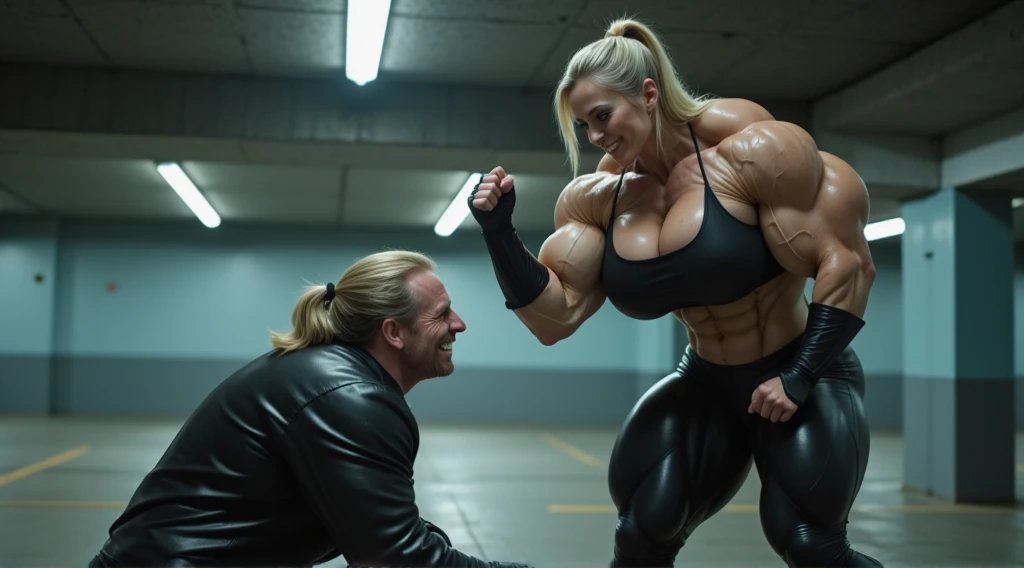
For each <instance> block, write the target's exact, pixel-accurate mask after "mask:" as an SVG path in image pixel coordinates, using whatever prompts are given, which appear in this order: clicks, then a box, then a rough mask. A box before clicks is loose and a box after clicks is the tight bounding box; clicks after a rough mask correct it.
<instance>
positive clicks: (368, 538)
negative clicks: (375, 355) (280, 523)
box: [283, 383, 490, 568]
mask: <svg viewBox="0 0 1024 568" xmlns="http://www.w3.org/2000/svg"><path fill="white" fill-rule="evenodd" d="M411 419H412V417H411V414H410V413H409V412H408V409H407V408H405V407H404V401H403V400H402V399H401V398H400V397H399V395H397V394H396V393H393V392H390V391H388V390H387V389H386V388H384V387H382V386H378V385H373V384H370V383H357V384H351V385H347V386H344V387H341V388H338V389H336V390H334V391H331V392H329V393H326V394H324V395H321V396H320V397H319V398H317V399H316V400H314V401H313V402H311V403H310V404H309V405H307V407H306V408H305V409H304V410H303V411H302V412H301V413H299V415H298V416H296V417H295V418H294V419H293V420H292V421H291V423H290V425H289V426H288V429H287V430H286V432H285V437H284V442H283V445H284V452H285V454H286V458H287V460H288V462H289V463H290V465H291V468H292V471H293V473H294V475H295V477H296V481H297V482H298V484H299V485H300V486H301V488H302V491H303V495H304V497H305V499H306V501H307V503H309V506H310V507H311V508H312V509H313V511H314V512H315V514H316V515H317V516H319V517H320V519H321V520H322V522H323V525H324V527H325V528H326V530H327V531H328V532H329V533H330V534H331V536H332V537H333V539H334V541H335V543H336V545H337V547H338V551H339V552H340V553H341V555H342V556H344V557H345V560H346V561H347V562H348V563H349V564H350V565H352V566H362V565H370V566H389V567H397V566H423V567H427V566H466V567H472V568H483V567H486V566H489V565H490V564H489V563H487V562H484V561H482V560H479V559H476V558H472V557H470V556H467V555H465V554H462V553H461V552H459V551H457V550H455V549H454V548H452V547H451V546H450V545H449V544H448V543H447V542H446V539H445V538H444V537H443V536H442V535H441V534H438V533H437V532H434V531H432V530H430V527H429V526H428V524H427V523H426V522H425V521H424V520H423V519H422V518H421V517H420V515H419V510H418V508H417V506H416V500H415V494H414V492H413V480H412V473H413V461H414V459H415V454H416V438H415V433H414V428H415V424H414V423H410V420H411Z"/></svg>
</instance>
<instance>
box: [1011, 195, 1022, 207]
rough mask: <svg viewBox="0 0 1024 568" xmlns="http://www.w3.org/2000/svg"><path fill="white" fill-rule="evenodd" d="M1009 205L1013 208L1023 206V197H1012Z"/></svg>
mask: <svg viewBox="0 0 1024 568" xmlns="http://www.w3.org/2000/svg"><path fill="white" fill-rule="evenodd" d="M1010 205H1013V207H1014V208H1017V207H1020V206H1021V205H1024V197H1014V198H1013V201H1011V202H1010Z"/></svg>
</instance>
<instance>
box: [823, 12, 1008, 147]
mask: <svg viewBox="0 0 1024 568" xmlns="http://www.w3.org/2000/svg"><path fill="white" fill-rule="evenodd" d="M922 9H924V8H922ZM1022 67H1024V0H1015V1H1013V2H1010V3H1008V4H1006V5H1004V6H1002V7H1001V8H999V9H998V10H996V11H994V12H993V13H991V14H989V15H988V16H986V17H984V18H981V19H980V20H978V21H976V22H974V23H972V24H970V25H968V26H966V27H965V28H963V29H961V30H959V31H957V32H955V33H952V34H950V35H948V36H946V37H944V38H943V39H941V40H939V41H936V42H935V43H933V44H931V45H929V46H927V47H925V48H924V49H922V50H920V51H918V52H916V53H914V54H913V55H911V56H910V57H907V58H906V59H904V60H902V61H899V62H897V63H895V64H893V65H890V66H889V67H887V68H885V69H883V70H881V71H879V72H877V73H875V74H873V75H871V76H869V77H868V78H866V79H864V80H862V81H860V82H858V83H856V84H854V85H851V86H849V87H847V88H845V89H843V90H841V91H839V92H837V93H835V94H832V95H829V96H826V97H824V98H823V99H821V100H820V101H818V102H817V103H815V104H814V105H813V108H812V115H813V120H814V123H815V125H816V127H818V128H822V129H827V130H831V131H843V132H890V133H910V132H913V133H918V134H921V133H925V134H930V135H937V134H944V133H946V132H949V131H950V130H954V129H957V128H961V127H963V126H964V125H965V124H969V123H970V121H972V120H974V119H975V118H976V117H977V116H979V115H986V116H991V115H992V113H993V112H994V113H999V112H1005V111H1007V110H1010V109H1012V108H1014V107H1015V106H1017V105H1019V104H1020V101H1021V100H1022V98H1024V80H1022V79H1021V78H1020V69H1021V68H1022ZM993 85H1001V88H993ZM922 111H923V112H922Z"/></svg>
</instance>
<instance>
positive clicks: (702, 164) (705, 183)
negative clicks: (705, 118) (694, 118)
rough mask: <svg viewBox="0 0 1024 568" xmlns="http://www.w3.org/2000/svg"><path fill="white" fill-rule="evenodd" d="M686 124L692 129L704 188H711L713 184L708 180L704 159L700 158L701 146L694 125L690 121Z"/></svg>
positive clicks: (691, 134) (694, 147)
mask: <svg viewBox="0 0 1024 568" xmlns="http://www.w3.org/2000/svg"><path fill="white" fill-rule="evenodd" d="M686 126H687V127H688V128H689V129H690V137H691V138H693V150H694V152H696V154H697V165H699V166H700V175H701V177H702V178H704V188H705V189H708V190H710V189H711V184H710V183H709V182H708V176H707V174H705V173H704V160H702V159H701V158H700V146H698V145H697V134H696V133H694V131H693V125H692V124H690V123H689V122H687V123H686Z"/></svg>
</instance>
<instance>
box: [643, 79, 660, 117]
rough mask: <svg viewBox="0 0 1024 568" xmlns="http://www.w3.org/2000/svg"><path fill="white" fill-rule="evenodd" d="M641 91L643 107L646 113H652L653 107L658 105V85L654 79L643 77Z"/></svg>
mask: <svg viewBox="0 0 1024 568" xmlns="http://www.w3.org/2000/svg"><path fill="white" fill-rule="evenodd" d="M642 92H643V97H644V108H646V109H647V114H653V113H654V109H655V108H657V107H658V85H657V84H656V83H655V82H654V79H649V78H648V79H644V83H643V90H642Z"/></svg>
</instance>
